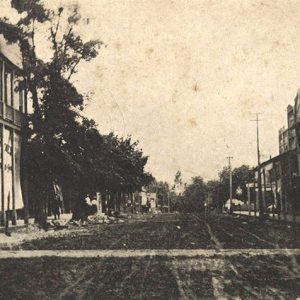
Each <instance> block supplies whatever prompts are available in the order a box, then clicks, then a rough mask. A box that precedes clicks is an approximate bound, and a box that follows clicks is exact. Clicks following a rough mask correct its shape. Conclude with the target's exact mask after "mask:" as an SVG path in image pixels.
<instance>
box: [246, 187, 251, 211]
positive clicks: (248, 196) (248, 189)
mask: <svg viewBox="0 0 300 300" xmlns="http://www.w3.org/2000/svg"><path fill="white" fill-rule="evenodd" d="M247 198H248V210H249V216H251V194H250V186H249V183H248V184H247Z"/></svg>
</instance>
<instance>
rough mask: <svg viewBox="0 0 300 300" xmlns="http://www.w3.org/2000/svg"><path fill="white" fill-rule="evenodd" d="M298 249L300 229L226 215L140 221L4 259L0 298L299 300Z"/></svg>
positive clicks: (50, 241) (68, 234)
mask: <svg viewBox="0 0 300 300" xmlns="http://www.w3.org/2000/svg"><path fill="white" fill-rule="evenodd" d="M288 248H289V249H290V250H289V249H288ZM299 248H300V247H299V228H291V227H288V226H287V225H278V224H265V225H263V226H262V225H261V224H258V223H255V222H250V223H249V222H247V221H245V220H243V219H238V218H231V217H224V216H218V217H216V216H213V217H211V218H208V219H204V218H202V217H199V216H195V215H180V214H170V215H161V216H155V217H153V218H150V217H145V218H143V217H142V218H137V219H134V220H130V221H129V222H128V223H123V224H114V225H100V226H90V227H88V228H86V229H82V228H81V229H75V230H70V231H63V232H61V234H60V235H56V236H52V237H48V238H42V239H39V240H32V241H26V242H24V243H21V244H19V245H16V246H15V251H13V252H9V251H6V252H4V251H2V253H1V252H0V259H1V267H0V277H1V278H2V280H1V281H0V296H1V298H5V299H296V298H297V297H299V296H300V280H299V279H300V269H299V263H300V250H299ZM31 250H33V251H31ZM78 250H79V251H78Z"/></svg>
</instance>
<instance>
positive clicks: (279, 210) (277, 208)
mask: <svg viewBox="0 0 300 300" xmlns="http://www.w3.org/2000/svg"><path fill="white" fill-rule="evenodd" d="M275 190H276V191H275V200H276V211H277V218H278V221H280V218H281V216H280V214H281V204H280V201H279V200H278V195H279V197H280V194H279V193H278V181H277V173H275Z"/></svg>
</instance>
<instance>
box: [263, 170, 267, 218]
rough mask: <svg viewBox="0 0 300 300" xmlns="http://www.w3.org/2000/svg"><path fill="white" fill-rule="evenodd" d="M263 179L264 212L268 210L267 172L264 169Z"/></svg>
mask: <svg viewBox="0 0 300 300" xmlns="http://www.w3.org/2000/svg"><path fill="white" fill-rule="evenodd" d="M263 179H264V189H263V211H264V212H265V211H266V210H267V207H266V196H267V186H266V170H265V169H263Z"/></svg>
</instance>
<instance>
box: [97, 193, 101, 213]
mask: <svg viewBox="0 0 300 300" xmlns="http://www.w3.org/2000/svg"><path fill="white" fill-rule="evenodd" d="M96 195H97V213H98V214H102V201H101V193H99V192H98V193H97V194H96Z"/></svg>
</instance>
